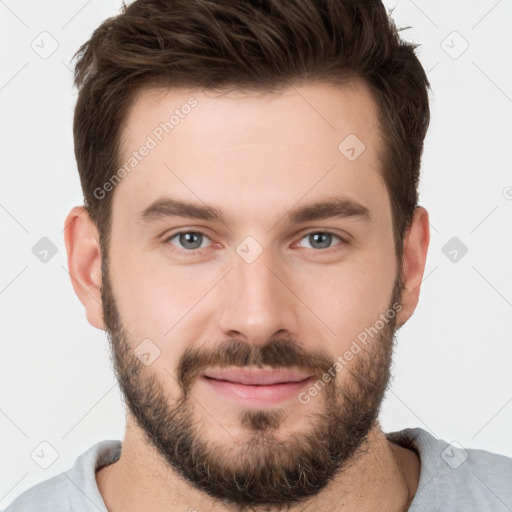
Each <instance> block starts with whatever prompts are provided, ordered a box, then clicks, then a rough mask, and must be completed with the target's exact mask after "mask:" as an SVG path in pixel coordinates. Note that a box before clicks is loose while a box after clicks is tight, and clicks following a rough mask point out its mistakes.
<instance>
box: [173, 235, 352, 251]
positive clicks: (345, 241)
mask: <svg viewBox="0 0 512 512" xmlns="http://www.w3.org/2000/svg"><path fill="white" fill-rule="evenodd" d="M184 233H194V234H197V235H202V236H204V237H206V238H207V239H208V240H211V239H210V237H209V236H208V235H207V234H206V233H203V232H202V231H194V230H191V229H186V230H183V231H176V233H173V234H172V235H170V236H168V237H166V238H165V240H164V243H165V244H168V245H172V244H170V240H172V239H173V238H175V237H176V236H178V235H181V234H184ZM316 233H321V234H323V235H332V236H335V237H337V238H339V239H340V240H341V242H340V243H338V244H335V245H334V246H332V247H328V248H327V249H311V250H312V251H316V252H319V253H320V252H323V253H330V252H331V250H337V249H336V247H337V246H339V245H349V242H348V241H347V240H345V239H344V238H342V237H341V236H340V235H339V234H338V233H335V232H334V231H329V230H316V231H310V232H308V233H305V234H304V235H302V236H301V238H300V239H299V241H300V240H302V239H303V238H306V237H307V236H310V235H314V234H316ZM204 249H207V247H202V248H201V249H189V250H185V249H184V250H179V249H175V248H172V249H171V250H172V251H173V252H176V253H178V254H184V255H186V256H191V257H194V256H200V255H202V252H203V250H204Z"/></svg>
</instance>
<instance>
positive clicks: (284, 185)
mask: <svg viewBox="0 0 512 512" xmlns="http://www.w3.org/2000/svg"><path fill="white" fill-rule="evenodd" d="M380 144H381V141H380V136H379V131H378V120H377V108H376V105H375V102H374V100H373V98H372V96H371V94H370V92H369V90H368V89H367V87H366V86H365V85H364V84H363V83H361V82H359V81H353V82H350V83H347V84H346V85H343V86H334V85H330V84H325V83H309V84H303V85H297V86H294V87H288V88H286V89H283V90H281V91H279V92H273V93H268V92H243V91H238V90H230V91H204V90H200V89H186V88H172V89H164V88H153V89H144V90H142V91H141V92H140V93H139V94H138V95H137V97H136V99H135V101H134V103H133V105H132V107H131V109H130V111H129V112H128V115H127V117H126V120H125V124H124V128H123V130H122V137H121V153H120V156H121V159H120V160H121V166H122V167H123V168H124V171H125V172H123V173H122V174H123V178H122V179H121V180H120V181H119V183H118V184H117V185H116V187H115V190H114V192H115V194H114V202H113V211H114V215H113V216H116V213H115V212H116V211H117V212H118V214H117V216H119V215H122V217H123V218H130V219H132V220H133V221H135V220H136V215H137V214H138V213H139V212H140V211H142V210H143V209H144V208H147V206H148V205H149V204H151V203H152V202H154V201H155V200H156V199H158V198H159V197H162V196H165V195H170V196H172V197H178V198H182V199H184V200H188V201H189V202H190V201H194V202H195V203H203V204H207V205H212V206H215V207H217V208H218V209H219V210H221V211H222V213H225V215H226V217H227V218H228V217H231V218H232V219H235V218H238V219H239V220H241V219H242V217H243V216H247V218H250V217H251V216H257V217H258V218H260V219H261V218H262V217H263V216H264V215H268V221H269V222H271V217H272V216H273V215H274V216H275V215H282V214H283V212H285V211H288V210H289V209H290V208H291V207H292V206H293V205H294V204H297V203H299V202H303V201H306V202H314V201H316V200H319V199H320V198H322V197H323V196H329V197H332V196H333V194H335V193H336V194H339V195H344V196H347V197H349V198H352V199H354V200H355V201H357V202H359V203H361V204H363V205H365V206H367V207H368V209H370V210H373V209H377V210H378V209H381V210H386V208H387V207H388V206H389V204H388V198H387V193H386V189H385V185H384V182H383V180H382V178H381V172H380V162H379V157H378V154H379V151H380ZM381 213H382V212H381Z"/></svg>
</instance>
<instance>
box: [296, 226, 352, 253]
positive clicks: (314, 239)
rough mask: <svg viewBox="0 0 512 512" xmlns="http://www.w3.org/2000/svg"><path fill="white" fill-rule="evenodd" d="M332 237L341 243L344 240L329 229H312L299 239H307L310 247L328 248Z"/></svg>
mask: <svg viewBox="0 0 512 512" xmlns="http://www.w3.org/2000/svg"><path fill="white" fill-rule="evenodd" d="M333 237H334V238H337V239H338V240H340V241H341V242H342V243H343V242H345V240H343V239H342V238H341V237H340V236H339V235H337V234H336V233H332V232H330V231H313V232H311V233H308V234H307V235H306V236H304V237H303V238H301V240H305V239H307V240H308V241H309V243H310V244H311V245H310V248H311V249H316V250H318V249H330V246H331V243H332V241H333Z"/></svg>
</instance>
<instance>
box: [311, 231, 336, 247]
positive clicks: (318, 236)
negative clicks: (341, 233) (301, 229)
mask: <svg viewBox="0 0 512 512" xmlns="http://www.w3.org/2000/svg"><path fill="white" fill-rule="evenodd" d="M310 239H312V240H314V241H313V242H312V244H311V245H312V246H313V247H315V245H314V244H316V243H319V244H320V245H321V247H319V248H320V249H324V248H326V247H329V245H330V244H331V239H332V235H330V234H329V233H313V234H312V235H310ZM322 239H323V241H322ZM315 248H318V247H315Z"/></svg>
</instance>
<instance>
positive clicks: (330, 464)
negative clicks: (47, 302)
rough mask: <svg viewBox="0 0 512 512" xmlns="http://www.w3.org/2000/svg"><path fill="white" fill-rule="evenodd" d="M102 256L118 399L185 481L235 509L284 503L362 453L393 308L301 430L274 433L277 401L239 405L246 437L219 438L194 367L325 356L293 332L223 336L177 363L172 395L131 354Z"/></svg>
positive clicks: (382, 382)
mask: <svg viewBox="0 0 512 512" xmlns="http://www.w3.org/2000/svg"><path fill="white" fill-rule="evenodd" d="M103 254H106V253H105V252H103ZM103 264H104V268H103V269H102V270H103V281H102V290H101V294H102V304H103V306H102V307H103V317H104V322H105V325H106V327H107V332H108V339H109V343H110V348H111V354H112V361H113V369H114V372H115V375H116V379H117V381H118V383H119V386H120V388H121V391H122V394H123V398H124V401H125V403H126V404H127V405H128V407H129V410H130V412H131V414H132V416H133V417H134V418H135V420H136V422H137V424H138V426H139V427H140V429H141V430H142V432H143V433H144V436H145V439H146V442H147V443H148V445H150V446H153V447H154V448H155V449H156V451H157V453H158V454H159V455H160V456H161V457H162V458H163V460H164V461H165V462H166V463H167V465H168V467H169V468H171V469H172V470H173V471H174V472H175V473H176V474H177V475H179V476H180V477H181V478H183V479H184V480H185V481H186V482H188V483H189V484H190V485H192V487H194V488H195V489H197V490H199V491H201V492H203V493H206V494H207V495H209V496H210V497H211V498H214V499H215V500H221V501H222V502H224V504H225V505H231V506H235V507H236V508H237V509H238V510H247V509H251V508H252V507H261V508H269V509H270V508H271V509H273V510H281V509H286V508H289V506H290V505H292V504H294V503H298V502H301V501H304V500H306V499H307V498H309V497H312V496H315V495H317V494H318V493H319V492H320V491H321V490H322V489H323V488H325V487H326V486H327V484H328V483H329V482H330V481H331V480H332V479H333V478H334V477H335V476H337V475H339V474H341V473H342V472H343V471H345V470H346V469H347V468H349V467H350V466H351V464H353V463H354V461H355V460H357V457H358V455H359V454H362V453H364V452H365V446H366V444H367V441H368V434H369V432H370V431H371V429H372V428H373V427H374V426H375V425H376V423H377V418H378V414H379V410H380V406H381V403H382V400H383V397H384V394H385V391H386V389H387V386H388V384H389V379H390V367H391V361H392V352H393V346H394V341H395V332H396V315H394V316H393V317H392V318H391V319H390V320H389V321H388V322H385V325H384V327H383V328H382V329H379V332H378V333H377V335H375V337H374V338H373V339H372V340H371V341H370V342H369V343H368V345H367V346H365V347H364V348H362V349H361V350H360V351H359V352H358V353H357V354H354V358H353V360H352V361H351V362H350V363H349V364H348V365H347V366H345V367H344V368H342V370H341V377H342V378H341V379H337V378H331V379H330V380H329V381H328V382H327V383H325V382H322V385H323V386H324V387H323V389H322V391H321V392H320V393H319V394H318V396H316V397H314V398H312V400H323V402H324V403H323V404H322V403H317V404H316V405H322V407H319V408H318V407H317V410H315V411H313V412H308V413H307V414H305V418H306V420H307V421H305V422H304V424H305V425H306V424H308V425H309V428H308V430H305V431H304V432H301V434H300V436H298V435H290V436H288V437H289V438H287V439H283V438H282V437H279V436H277V435H276V433H277V432H279V427H280V425H281V424H282V423H283V421H284V420H285V419H286V416H287V414H286V412H285V410H284V409H281V408H269V409H265V408H262V409H241V410H240V411H239V413H238V414H239V424H240V426H241V427H242V428H243V430H244V442H242V443H239V442H238V441H237V442H228V445H226V443H224V444H223V443H220V442H219V441H216V440H215V438H214V436H212V435H211V433H212V432H213V429H212V426H211V425H210V426H206V427H205V425H204V424H203V423H202V422H201V420H200V419H199V420H198V417H197V414H198V412H201V411H202V407H201V404H199V403H198V402H197V400H195V399H194V396H193V395H192V388H193V385H194V383H195V382H196V380H197V379H198V378H199V375H200V373H201V371H203V370H205V369H206V368H213V367H228V366H229V367H247V366H252V367H254V366H257V367H262V366H266V367H271V368H277V369H299V370H306V371H308V372H309V373H310V374H314V375H315V376H318V377H319V379H321V378H322V375H323V376H325V374H326V373H327V372H328V370H329V369H331V372H332V368H333V363H334V361H333V359H332V355H331V357H329V355H328V354H326V353H325V352H323V351H321V350H310V349H306V348H305V347H304V346H303V345H301V344H299V343H298V342H297V341H296V340H293V339H290V338H276V339H271V340H269V341H268V343H266V344H265V345H262V346H256V345H252V344H250V343H246V342H240V341H238V340H226V341H224V342H222V343H220V344H218V345H216V346H215V347H205V346H203V347H201V348H190V347H189V348H188V349H187V350H185V352H184V353H183V354H182V356H181V357H180V359H179V363H178V366H177V368H176V376H177V377H176V380H177V383H178V386H179V391H180V395H179V397H178V399H177V400H175V401H174V402H173V403H169V398H168V396H169V393H168V392H166V391H165V389H164V387H163V385H162V382H161V381H160V380H159V379H158V377H157V375H155V374H154V373H150V372H149V367H146V366H144V365H143V363H141V362H140V361H139V359H138V358H137V357H135V355H134V348H135V345H134V342H135V340H133V339H130V336H129V333H128V332H127V331H126V330H125V329H124V328H123V325H122V321H121V318H120V315H119V311H118V309H117V306H116V302H115V300H114V297H113V293H112V288H111V283H110V281H109V273H108V262H107V263H106V262H105V260H104V261H103ZM402 289H403V285H402V280H401V274H400V273H399V274H398V277H397V279H396V280H395V284H394V289H393V292H392V298H391V303H390V306H389V309H391V305H396V303H400V299H401V292H402ZM338 380H339V381H340V382H338ZM317 382H319V381H317ZM297 407H298V406H297ZM302 407H304V405H302ZM318 409H319V410H318ZM219 412H220V414H219V415H218V416H220V417H221V418H222V411H219ZM205 417H206V419H208V417H207V415H206V416H205ZM215 426H218V425H216V424H215ZM219 428H220V426H219ZM245 434H247V435H245Z"/></svg>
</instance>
